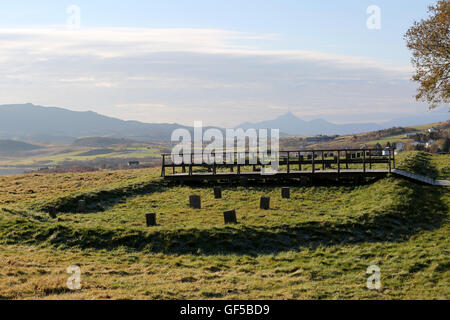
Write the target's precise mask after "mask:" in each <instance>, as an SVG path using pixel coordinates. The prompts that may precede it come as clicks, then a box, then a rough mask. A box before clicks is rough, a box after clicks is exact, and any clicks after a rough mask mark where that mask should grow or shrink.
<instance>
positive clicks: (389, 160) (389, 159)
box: [388, 147, 391, 172]
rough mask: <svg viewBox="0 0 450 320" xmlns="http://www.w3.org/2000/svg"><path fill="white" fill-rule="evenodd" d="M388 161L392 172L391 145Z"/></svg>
mask: <svg viewBox="0 0 450 320" xmlns="http://www.w3.org/2000/svg"><path fill="white" fill-rule="evenodd" d="M388 162H389V172H391V147H389V156H388Z"/></svg>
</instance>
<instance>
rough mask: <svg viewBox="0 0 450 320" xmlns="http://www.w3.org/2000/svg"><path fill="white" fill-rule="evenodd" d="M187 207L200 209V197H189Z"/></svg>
mask: <svg viewBox="0 0 450 320" xmlns="http://www.w3.org/2000/svg"><path fill="white" fill-rule="evenodd" d="M189 206H190V207H191V208H192V209H201V200H200V196H197V195H192V196H189Z"/></svg>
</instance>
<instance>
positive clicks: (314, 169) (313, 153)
mask: <svg viewBox="0 0 450 320" xmlns="http://www.w3.org/2000/svg"><path fill="white" fill-rule="evenodd" d="M314 155H315V152H314V150H313V152H312V173H314V172H315V171H316V168H315V167H314Z"/></svg>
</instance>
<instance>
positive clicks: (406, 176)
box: [392, 169, 450, 187]
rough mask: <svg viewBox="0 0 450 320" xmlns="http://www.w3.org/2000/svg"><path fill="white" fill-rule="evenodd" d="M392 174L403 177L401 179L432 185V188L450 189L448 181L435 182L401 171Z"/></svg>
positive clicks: (393, 171)
mask: <svg viewBox="0 0 450 320" xmlns="http://www.w3.org/2000/svg"><path fill="white" fill-rule="evenodd" d="M392 173H393V174H395V175H398V176H401V177H405V178H408V179H411V180H415V181H419V182H422V183H426V184H430V185H432V186H443V187H450V181H448V180H434V179H432V178H429V177H425V176H422V175H420V174H414V173H410V172H407V171H403V170H399V169H394V170H392Z"/></svg>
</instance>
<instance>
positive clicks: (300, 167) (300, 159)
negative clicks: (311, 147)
mask: <svg viewBox="0 0 450 320" xmlns="http://www.w3.org/2000/svg"><path fill="white" fill-rule="evenodd" d="M298 171H302V156H301V152H300V151H299V152H298Z"/></svg>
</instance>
